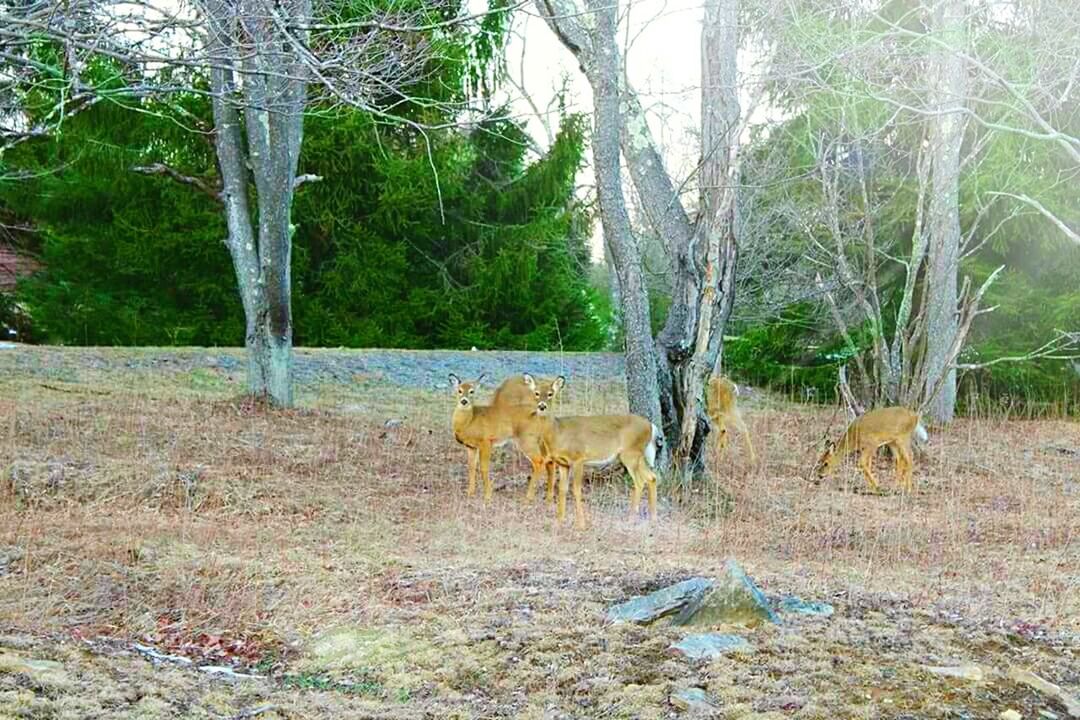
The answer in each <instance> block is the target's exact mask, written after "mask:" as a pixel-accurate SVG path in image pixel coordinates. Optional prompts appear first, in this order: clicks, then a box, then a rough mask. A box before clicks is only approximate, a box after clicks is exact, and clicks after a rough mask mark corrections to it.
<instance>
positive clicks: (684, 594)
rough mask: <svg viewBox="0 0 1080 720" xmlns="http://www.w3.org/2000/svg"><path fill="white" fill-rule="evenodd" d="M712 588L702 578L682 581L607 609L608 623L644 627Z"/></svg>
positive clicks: (709, 581)
mask: <svg viewBox="0 0 1080 720" xmlns="http://www.w3.org/2000/svg"><path fill="white" fill-rule="evenodd" d="M712 586H713V583H712V581H711V580H708V579H706V578H703V577H696V578H690V579H689V580H683V581H682V582H680V583H675V584H674V585H669V586H668V587H666V588H663V589H662V590H657V591H656V592H653V593H649V594H648V595H639V596H637V597H634V598H631V599H629V600H627V601H626V602H624V603H619V604H618V605H613V606H612V607H610V608H608V611H607V619H608V622H635V623H639V624H641V625H646V624H648V623H651V622H653V621H655V620H658V619H660V618H662V617H664V616H665V615H670V614H671V613H673V612H676V611H678V610H679V609H680V608H683V607H684V606H686V605H687V604H688V603H691V602H693V601H694V600H695V599H699V598H701V596H702V595H704V594H705V592H706V591H707V590H708V589H709V588H711V587H712Z"/></svg>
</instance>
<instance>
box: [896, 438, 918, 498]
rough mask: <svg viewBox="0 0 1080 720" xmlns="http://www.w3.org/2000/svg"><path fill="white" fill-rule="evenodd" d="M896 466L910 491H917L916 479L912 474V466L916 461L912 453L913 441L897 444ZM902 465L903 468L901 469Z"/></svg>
mask: <svg viewBox="0 0 1080 720" xmlns="http://www.w3.org/2000/svg"><path fill="white" fill-rule="evenodd" d="M896 450H897V455H896V468H897V473H898V474H899V475H900V477H901V478H902V479H903V483H904V486H905V487H907V491H908V492H909V493H914V492H915V479H914V477H913V475H912V472H911V470H912V466H913V465H914V461H913V459H912V454H911V443H910V442H901V443H897V444H896ZM901 467H902V468H903V469H902V470H901Z"/></svg>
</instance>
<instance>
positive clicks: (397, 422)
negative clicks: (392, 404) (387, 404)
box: [383, 418, 405, 428]
mask: <svg viewBox="0 0 1080 720" xmlns="http://www.w3.org/2000/svg"><path fill="white" fill-rule="evenodd" d="M404 423H405V421H404V420H401V419H400V418H390V419H388V420H387V421H386V422H384V423H383V427H387V428H398V427H401V426H402V425H403V424H404Z"/></svg>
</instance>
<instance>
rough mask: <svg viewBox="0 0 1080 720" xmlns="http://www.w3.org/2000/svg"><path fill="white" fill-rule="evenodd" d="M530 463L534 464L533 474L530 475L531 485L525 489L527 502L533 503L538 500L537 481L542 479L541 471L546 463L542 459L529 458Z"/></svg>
mask: <svg viewBox="0 0 1080 720" xmlns="http://www.w3.org/2000/svg"><path fill="white" fill-rule="evenodd" d="M529 462H530V463H531V464H532V472H531V473H529V484H528V486H527V487H526V488H525V501H526V502H532V501H533V499H534V498H536V481H537V479H539V477H540V469H541V468H542V467H543V466H544V461H543V459H541V458H532V457H531V458H529Z"/></svg>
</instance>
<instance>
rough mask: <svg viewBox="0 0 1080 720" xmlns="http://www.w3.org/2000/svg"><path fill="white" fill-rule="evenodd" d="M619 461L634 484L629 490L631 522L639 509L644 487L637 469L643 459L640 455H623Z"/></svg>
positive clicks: (643, 481)
mask: <svg viewBox="0 0 1080 720" xmlns="http://www.w3.org/2000/svg"><path fill="white" fill-rule="evenodd" d="M619 459H620V460H622V464H623V467H625V468H626V471H627V472H628V473H630V479H631V480H633V482H634V484H633V486H632V487H631V488H630V519H631V520H633V519H634V518H636V517H637V514H638V510H639V509H640V508H641V490H642V489H643V488H644V487H645V480H644V478H642V476H641V470H640V468H639V465H640V463H641V462H642V461H643V460H644V458H643V457H641V456H640V455H627V454H625V453H624V454H623V455H621V456H620V457H619Z"/></svg>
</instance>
